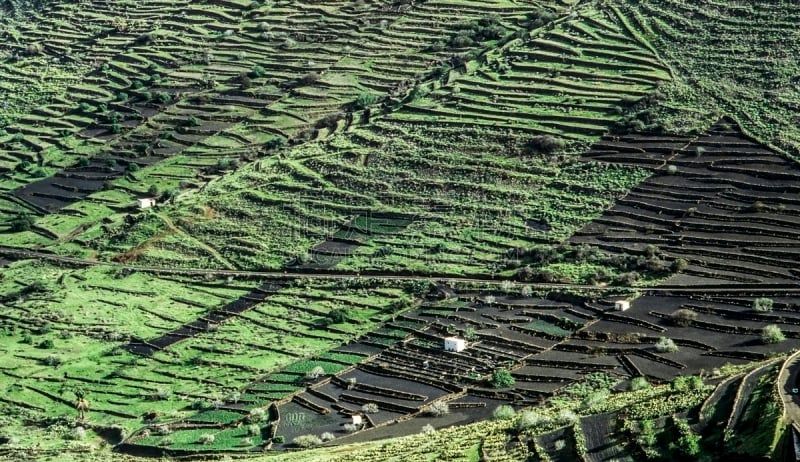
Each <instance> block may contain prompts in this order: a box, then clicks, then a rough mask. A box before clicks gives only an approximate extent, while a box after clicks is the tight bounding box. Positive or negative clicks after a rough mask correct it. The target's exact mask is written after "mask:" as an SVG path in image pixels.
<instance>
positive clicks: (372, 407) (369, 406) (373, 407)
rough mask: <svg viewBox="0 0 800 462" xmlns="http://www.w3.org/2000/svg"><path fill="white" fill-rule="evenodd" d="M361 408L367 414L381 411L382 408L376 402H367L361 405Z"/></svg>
mask: <svg viewBox="0 0 800 462" xmlns="http://www.w3.org/2000/svg"><path fill="white" fill-rule="evenodd" d="M361 410H362V411H363V412H365V413H366V414H375V413H377V412H379V411H380V408H379V407H378V405H377V404H375V403H366V404H364V405H363V406H361Z"/></svg>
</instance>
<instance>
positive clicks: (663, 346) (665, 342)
mask: <svg viewBox="0 0 800 462" xmlns="http://www.w3.org/2000/svg"><path fill="white" fill-rule="evenodd" d="M656 351H658V352H659V353H673V352H675V351H678V345H675V342H674V341H673V340H672V339H671V338H667V337H661V338H659V339H658V341H657V342H656Z"/></svg>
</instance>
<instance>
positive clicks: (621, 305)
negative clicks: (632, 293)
mask: <svg viewBox="0 0 800 462" xmlns="http://www.w3.org/2000/svg"><path fill="white" fill-rule="evenodd" d="M630 307H631V302H629V301H628V300H617V301H616V302H614V309H615V310H617V311H625V310H627V309H628V308H630Z"/></svg>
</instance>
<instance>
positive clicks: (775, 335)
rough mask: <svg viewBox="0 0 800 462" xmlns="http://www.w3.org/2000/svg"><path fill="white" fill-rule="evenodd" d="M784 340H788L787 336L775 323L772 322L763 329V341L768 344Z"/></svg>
mask: <svg viewBox="0 0 800 462" xmlns="http://www.w3.org/2000/svg"><path fill="white" fill-rule="evenodd" d="M784 340H786V336H785V335H783V332H782V331H781V328H780V327H778V326H776V325H775V324H770V325H768V326H766V327H764V329H763V330H762V331H761V341H762V342H764V343H766V344H772V343H780V342H782V341H784Z"/></svg>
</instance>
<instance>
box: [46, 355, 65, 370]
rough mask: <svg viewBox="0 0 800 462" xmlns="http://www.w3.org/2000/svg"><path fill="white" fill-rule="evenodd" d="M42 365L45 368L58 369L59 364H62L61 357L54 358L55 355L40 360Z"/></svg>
mask: <svg viewBox="0 0 800 462" xmlns="http://www.w3.org/2000/svg"><path fill="white" fill-rule="evenodd" d="M42 363H43V364H44V365H45V366H53V367H58V366H60V365H61V363H62V360H61V357H60V356H56V355H50V356H48V357H46V358H44V359H42Z"/></svg>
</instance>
